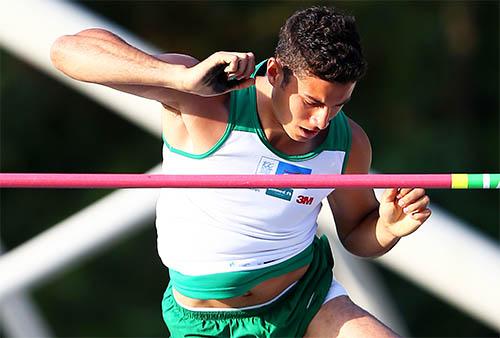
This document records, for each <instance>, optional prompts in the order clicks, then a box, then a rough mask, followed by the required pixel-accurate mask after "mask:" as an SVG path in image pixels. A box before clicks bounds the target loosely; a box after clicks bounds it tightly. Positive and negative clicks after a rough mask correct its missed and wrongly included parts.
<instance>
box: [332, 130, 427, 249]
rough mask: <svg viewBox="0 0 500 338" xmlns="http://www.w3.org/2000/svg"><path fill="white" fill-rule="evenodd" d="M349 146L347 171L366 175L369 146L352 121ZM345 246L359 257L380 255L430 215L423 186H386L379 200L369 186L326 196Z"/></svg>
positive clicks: (369, 158)
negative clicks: (350, 144) (409, 187)
mask: <svg viewBox="0 0 500 338" xmlns="http://www.w3.org/2000/svg"><path fill="white" fill-rule="evenodd" d="M351 129H352V146H351V152H350V156H349V161H348V163H347V168H346V173H348V174H367V173H368V171H369V169H370V165H371V146H370V141H369V140H368V137H367V136H366V134H365V132H364V131H363V129H362V128H361V127H360V126H358V125H357V124H356V123H354V122H352V121H351ZM328 202H329V204H330V207H331V209H332V212H333V215H334V218H335V223H336V225H337V232H338V235H339V238H340V240H341V242H342V244H343V245H344V247H345V248H346V249H347V250H349V251H350V252H351V253H352V254H355V255H358V256H361V257H374V256H380V255H382V254H384V253H385V252H387V251H389V250H390V249H391V248H392V247H393V246H394V245H395V244H396V243H397V242H398V240H399V239H400V238H401V237H403V236H406V235H409V234H411V233H412V232H413V231H415V230H417V229H418V228H419V227H420V225H422V223H423V222H425V220H427V218H429V216H430V214H431V211H430V210H429V209H428V208H427V207H428V204H429V198H428V197H427V195H425V191H424V189H397V188H394V189H386V190H385V191H384V194H383V196H382V198H381V203H380V204H379V202H378V201H377V199H376V198H375V194H374V193H373V190H372V189H336V190H335V191H334V192H332V193H331V194H330V196H329V197H328Z"/></svg>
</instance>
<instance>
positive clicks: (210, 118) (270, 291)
mask: <svg viewBox="0 0 500 338" xmlns="http://www.w3.org/2000/svg"><path fill="white" fill-rule="evenodd" d="M261 86H265V78H258V79H257V83H256V88H257V90H258V92H260V90H259V87H261ZM265 99H266V98H265V97H262V96H261V97H259V95H257V107H260V105H261V103H262V102H263V101H265ZM201 101H203V102H202V103H195V104H193V105H191V106H190V107H184V109H183V114H182V115H181V114H180V113H179V112H178V111H175V110H171V109H168V107H165V111H164V113H163V126H164V130H163V133H164V136H165V137H166V139H168V142H169V143H170V145H171V146H173V147H175V148H177V149H179V150H182V151H185V152H189V153H194V154H202V153H204V152H206V151H208V150H209V149H211V148H212V147H213V146H214V145H215V144H216V143H217V141H218V140H219V139H220V138H221V137H222V136H223V134H224V132H225V130H226V126H227V123H228V117H229V101H230V94H226V95H224V96H221V97H218V98H217V99H213V98H211V99H207V100H204V99H201ZM166 126H168V128H167V127H166ZM263 130H264V131H265V125H263ZM192 135H196V139H193V138H192ZM266 136H268V135H267V133H266ZM271 145H273V146H275V145H274V144H272V143H271ZM315 146H316V144H314V145H305V147H304V148H303V149H301V153H307V152H308V151H310V150H311V148H314V147H315ZM291 147H293V145H291ZM276 148H279V149H278V150H280V151H282V152H284V153H286V152H287V151H286V148H287V146H286V144H285V145H280V146H279V147H276ZM294 149H295V152H294V153H292V154H290V155H297V154H296V151H297V148H294ZM307 268H308V265H305V266H302V267H301V268H299V269H296V270H294V271H291V272H288V273H285V274H283V275H281V276H278V277H275V278H271V279H268V280H265V281H264V282H261V283H260V284H258V285H256V286H255V287H253V288H252V289H250V290H249V291H248V292H247V293H246V294H245V295H242V296H237V297H232V298H225V299H197V298H190V297H186V296H184V295H181V294H180V293H178V292H176V291H175V289H174V295H175V297H176V299H177V301H179V302H180V303H181V304H183V305H185V306H188V307H200V308H225V307H227V308H239V307H246V306H252V305H257V304H262V303H265V302H267V301H269V300H271V299H273V298H275V297H276V296H278V295H279V294H280V293H282V292H283V290H285V289H286V288H287V287H289V286H290V285H292V284H293V283H294V282H296V281H298V280H299V279H300V278H301V277H302V276H303V275H304V274H305V273H306V271H307Z"/></svg>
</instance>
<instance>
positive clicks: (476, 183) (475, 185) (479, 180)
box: [467, 174, 483, 189]
mask: <svg viewBox="0 0 500 338" xmlns="http://www.w3.org/2000/svg"><path fill="white" fill-rule="evenodd" d="M467 188H469V189H483V174H469V184H468V185H467Z"/></svg>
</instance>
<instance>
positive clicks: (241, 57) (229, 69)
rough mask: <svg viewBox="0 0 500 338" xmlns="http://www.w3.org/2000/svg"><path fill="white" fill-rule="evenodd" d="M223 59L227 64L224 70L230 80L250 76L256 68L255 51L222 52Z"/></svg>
mask: <svg viewBox="0 0 500 338" xmlns="http://www.w3.org/2000/svg"><path fill="white" fill-rule="evenodd" d="M220 57H221V61H223V62H224V63H226V64H227V66H226V68H224V72H225V73H226V74H227V75H228V79H229V80H242V79H245V78H249V77H250V76H251V75H252V73H253V71H254V69H255V57H254V55H253V53H250V52H249V53H228V52H221V53H220Z"/></svg>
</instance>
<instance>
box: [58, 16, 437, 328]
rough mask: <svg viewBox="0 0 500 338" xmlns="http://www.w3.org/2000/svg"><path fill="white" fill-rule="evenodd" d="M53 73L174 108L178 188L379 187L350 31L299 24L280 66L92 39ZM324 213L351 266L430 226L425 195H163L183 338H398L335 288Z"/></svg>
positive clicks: (277, 59) (163, 236) (170, 319)
mask: <svg viewBox="0 0 500 338" xmlns="http://www.w3.org/2000/svg"><path fill="white" fill-rule="evenodd" d="M51 57H52V61H53V63H54V65H55V66H56V67H57V68H58V69H59V70H61V71H62V72H64V73H65V74H67V75H68V76H70V77H72V78H75V79H77V80H81V81H86V82H92V83H98V84H102V85H106V86H109V87H112V88H115V89H117V90H121V91H124V92H128V93H131V94H135V95H138V96H142V97H145V98H149V99H152V100H156V101H158V102H160V103H161V104H162V105H163V108H164V112H163V139H164V147H163V158H164V164H163V171H164V173H166V174H290V173H293V174H304V175H314V174H340V173H363V174H364V173H368V170H369V167H370V162H371V148H370V143H369V140H368V137H367V136H366V134H365V133H364V131H363V130H362V129H361V127H360V126H358V125H357V124H356V123H354V122H353V121H352V120H350V119H349V118H348V117H347V115H346V114H345V113H344V112H343V111H342V107H343V106H344V104H345V103H346V102H348V101H349V100H350V99H351V96H352V95H353V91H354V88H355V86H356V82H357V81H358V80H359V79H360V78H361V77H362V76H363V74H364V73H365V70H366V63H365V61H364V58H363V55H362V51H361V46H360V40H359V36H358V33H357V30H356V27H355V22H354V18H353V17H350V16H345V15H343V14H340V13H338V12H336V11H335V10H333V9H330V8H326V7H313V8H309V9H306V10H302V11H299V12H297V13H295V14H294V15H293V16H291V17H290V18H289V19H288V20H287V22H286V23H285V25H284V26H283V27H282V29H281V32H280V35H279V42H278V46H277V48H276V52H275V54H274V56H273V57H270V58H269V59H267V60H265V61H263V62H261V63H260V64H258V65H255V61H254V56H253V54H252V53H236V52H217V53H215V54H213V55H210V56H209V57H208V58H206V59H205V60H203V61H201V62H200V61H198V60H196V59H194V58H193V57H190V56H186V55H179V54H162V55H157V56H152V55H149V54H147V53H144V52H142V51H140V50H138V49H136V48H134V47H133V46H130V45H128V44H127V43H126V42H125V41H123V40H122V39H121V38H119V37H118V36H116V35H114V34H112V33H110V32H108V31H105V30H102V29H88V30H84V31H82V32H80V33H78V34H76V35H69V36H63V37H61V38H59V39H58V40H57V41H56V42H55V43H54V46H53V48H52V53H51ZM325 197H327V198H328V202H329V204H330V207H331V208H332V211H333V214H334V217H335V223H336V226H337V230H338V234H339V237H340V239H341V241H342V243H343V245H344V246H345V247H346V248H347V249H348V250H349V251H350V252H352V253H353V254H355V255H359V256H363V257H372V256H379V255H382V254H383V253H385V252H387V251H388V250H390V249H391V248H392V247H393V246H394V245H395V244H396V242H397V241H398V240H399V239H400V238H401V237H402V236H406V235H408V234H410V233H412V232H413V231H415V230H416V229H417V228H418V227H419V226H420V225H421V224H422V223H423V222H424V221H425V220H426V219H427V218H428V217H429V216H430V214H431V212H430V210H429V209H428V204H429V198H428V197H427V196H426V195H425V191H424V190H423V189H387V190H386V191H385V192H384V194H383V197H382V200H381V202H380V204H379V202H377V200H376V199H375V196H374V194H373V191H372V190H370V189H356V190H350V189H336V190H334V189H291V188H287V189H163V190H162V192H161V197H160V199H159V201H158V205H157V231H158V250H159V253H160V256H161V258H162V260H163V262H164V263H165V265H166V266H167V267H169V271H170V284H169V286H168V288H167V290H166V292H165V295H164V299H163V304H162V305H163V315H164V319H165V322H166V324H167V326H168V328H169V330H170V332H171V334H172V336H173V337H187V336H189V337H199V336H203V337H229V336H232V337H301V336H307V337H336V336H344V337H390V336H395V333H394V332H392V331H391V330H390V329H389V328H387V327H386V326H384V325H383V324H382V323H380V322H379V321H378V320H377V319H376V318H374V317H373V316H372V315H370V314H369V313H367V312H366V311H364V310H362V309H361V308H359V307H358V306H357V305H355V304H354V303H353V302H352V301H351V300H350V299H349V297H348V295H347V293H346V291H345V290H344V289H343V287H342V286H341V285H340V284H339V283H337V282H336V281H335V280H334V279H333V277H332V267H333V259H332V257H331V253H330V248H329V245H328V242H327V240H326V239H325V238H321V239H319V238H317V237H316V236H315V234H316V228H317V224H316V218H317V216H318V213H319V210H320V208H321V201H322V200H323V199H324V198H325Z"/></svg>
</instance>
